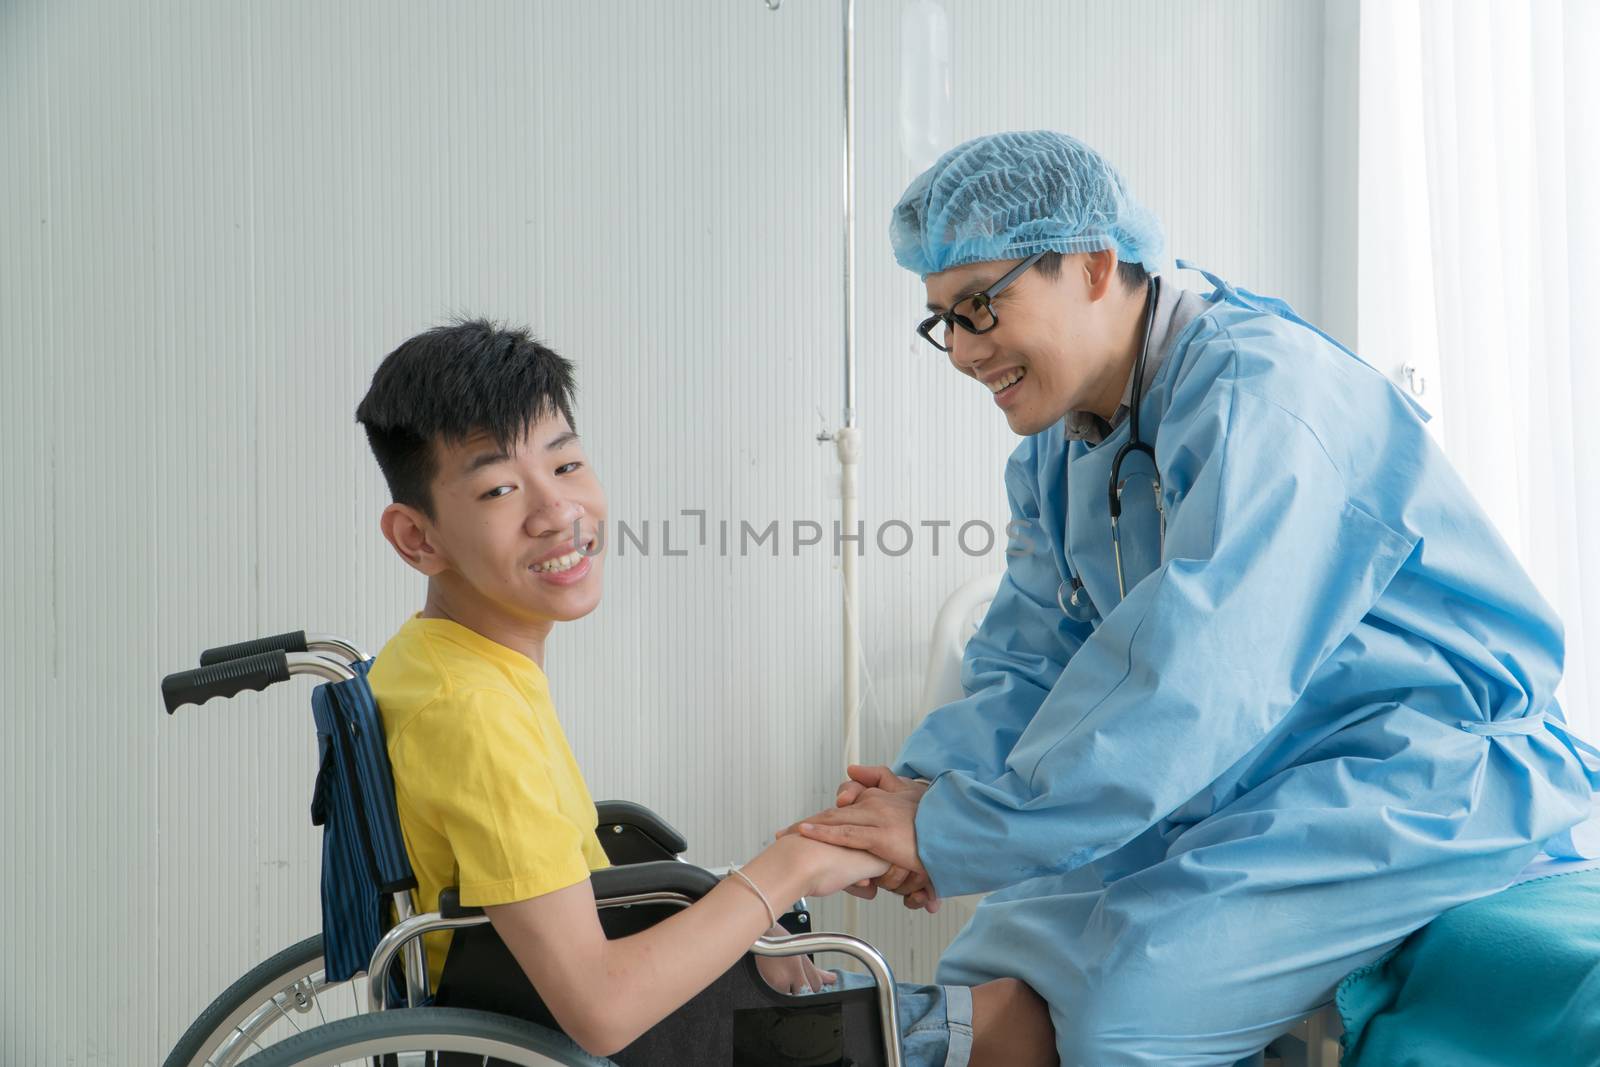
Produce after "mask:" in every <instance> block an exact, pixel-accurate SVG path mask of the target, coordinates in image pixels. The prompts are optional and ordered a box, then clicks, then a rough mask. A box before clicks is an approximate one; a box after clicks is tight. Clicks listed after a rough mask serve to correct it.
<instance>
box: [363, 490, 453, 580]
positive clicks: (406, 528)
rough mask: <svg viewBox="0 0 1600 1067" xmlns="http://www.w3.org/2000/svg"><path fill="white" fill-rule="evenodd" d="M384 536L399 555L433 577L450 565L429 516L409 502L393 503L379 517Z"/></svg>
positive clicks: (414, 568) (415, 568)
mask: <svg viewBox="0 0 1600 1067" xmlns="http://www.w3.org/2000/svg"><path fill="white" fill-rule="evenodd" d="M378 525H380V526H381V527H383V536H384V537H386V538H388V540H389V543H390V544H391V545H393V546H394V550H395V552H396V554H398V555H399V557H400V558H401V559H403V560H405V561H406V564H407V565H408V566H409V567H411V568H412V569H413V570H415V571H418V572H420V573H422V574H425V575H427V576H428V577H429V578H432V577H433V576H434V575H436V574H438V573H440V572H441V571H443V570H444V569H445V568H446V567H448V566H449V561H448V560H446V559H445V558H444V554H443V553H442V552H440V550H439V547H438V546H437V545H436V544H434V541H433V531H432V528H431V526H430V524H429V522H428V519H427V516H425V515H423V514H422V512H420V511H418V510H417V509H416V508H413V507H411V506H410V505H407V504H390V505H389V506H388V507H386V508H384V509H383V516H382V517H381V518H380V519H379V520H378Z"/></svg>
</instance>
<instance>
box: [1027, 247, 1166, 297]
mask: <svg viewBox="0 0 1600 1067" xmlns="http://www.w3.org/2000/svg"><path fill="white" fill-rule="evenodd" d="M1061 259H1062V256H1061V253H1060V252H1046V253H1045V254H1044V255H1042V256H1040V257H1039V262H1038V263H1036V264H1034V266H1036V267H1038V268H1039V273H1040V274H1043V275H1044V276H1045V277H1046V278H1054V277H1056V276H1057V275H1059V274H1060V273H1061ZM1117 277H1118V278H1119V279H1120V280H1121V281H1122V286H1123V288H1125V289H1127V290H1128V291H1129V292H1132V291H1133V290H1135V289H1143V288H1144V286H1145V283H1147V282H1148V281H1149V280H1150V275H1149V274H1147V273H1145V269H1144V264H1143V263H1124V262H1122V261H1121V260H1120V259H1119V260H1117Z"/></svg>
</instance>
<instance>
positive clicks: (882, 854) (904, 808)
mask: <svg viewBox="0 0 1600 1067" xmlns="http://www.w3.org/2000/svg"><path fill="white" fill-rule="evenodd" d="M847 773H848V774H849V775H850V779H849V781H846V782H844V783H842V784H841V785H840V786H839V794H838V797H837V798H836V804H837V806H836V807H832V808H828V809H827V810H825V811H820V812H818V813H817V814H815V815H813V816H811V817H810V818H809V819H804V820H802V821H800V822H797V823H795V824H794V825H792V826H789V827H787V828H786V829H783V830H780V831H778V836H779V837H783V836H785V835H788V834H801V835H803V836H805V837H809V838H811V839H812V840H814V841H822V842H825V843H827V844H830V845H840V846H843V847H845V848H855V849H861V850H863V851H866V852H870V853H872V854H873V855H875V856H877V857H878V858H879V859H881V860H884V861H886V862H887V863H888V864H889V869H888V870H887V871H885V872H884V873H883V875H882V876H880V877H878V878H875V879H872V880H870V881H864V882H857V883H856V884H855V885H853V886H849V887H847V888H846V889H845V892H847V893H850V894H852V895H853V896H858V897H861V898H862V899H864V900H871V899H872V898H873V897H875V896H877V895H878V890H879V889H887V890H889V891H890V892H892V893H898V894H900V896H901V897H902V898H903V901H904V903H905V906H906V907H908V908H926V909H927V911H928V912H929V914H932V913H934V912H936V911H938V910H939V898H938V897H937V896H936V895H935V894H934V891H933V884H932V882H931V881H929V879H928V872H927V871H926V870H924V869H923V866H922V860H921V858H920V857H919V856H918V854H917V805H918V804H920V803H921V802H922V795H923V794H924V793H926V792H927V791H928V783H927V782H922V781H917V780H914V779H911V778H902V777H900V776H899V775H897V774H895V773H894V772H893V771H891V770H890V769H889V768H888V767H862V766H857V765H854V764H852V765H851V766H850V767H849V769H848V771H847Z"/></svg>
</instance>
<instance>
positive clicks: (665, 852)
mask: <svg viewBox="0 0 1600 1067" xmlns="http://www.w3.org/2000/svg"><path fill="white" fill-rule="evenodd" d="M594 807H595V812H596V813H597V814H598V815H599V817H600V822H599V825H598V826H597V828H596V830H595V833H596V834H597V835H598V836H599V838H600V847H602V848H604V849H605V850H606V855H607V856H608V857H610V859H611V862H612V863H617V864H622V863H639V862H644V861H648V860H669V859H672V858H673V857H674V856H681V855H683V852H684V850H685V849H687V848H688V847H689V842H688V841H686V840H684V837H683V835H682V834H680V833H679V832H678V831H677V830H674V829H673V828H672V827H671V826H670V825H668V824H667V821H666V820H665V819H663V818H662V817H661V816H659V815H657V814H656V813H655V812H653V811H651V810H650V809H649V808H647V807H645V806H644V805H643V804H635V803H633V802H632V801H629V800H602V801H600V802H599V803H598V804H596V805H595V806H594Z"/></svg>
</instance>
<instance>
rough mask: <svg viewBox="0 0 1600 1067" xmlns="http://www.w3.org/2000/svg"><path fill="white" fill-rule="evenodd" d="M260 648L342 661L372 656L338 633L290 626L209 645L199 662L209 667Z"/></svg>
mask: <svg viewBox="0 0 1600 1067" xmlns="http://www.w3.org/2000/svg"><path fill="white" fill-rule="evenodd" d="M262 652H288V653H290V654H291V655H293V654H295V653H303V652H323V653H326V654H328V655H330V656H333V657H335V658H337V659H339V660H341V661H343V662H345V663H360V662H361V661H363V660H368V659H371V658H372V657H371V656H369V655H367V654H366V652H364V651H363V650H362V649H361V647H360V646H358V645H357V644H356V643H355V642H353V641H349V640H346V639H345V638H343V637H340V636H339V635H338V634H320V633H312V632H311V631H309V630H291V631H290V632H289V633H283V634H273V635H272V636H271V637H256V638H252V639H251V640H249V641H240V642H238V643H237V644H232V645H222V646H220V647H218V648H208V649H206V650H205V651H204V652H202V653H200V666H202V667H210V666H212V665H213V664H217V663H226V662H228V661H229V660H231V659H243V658H244V657H245V656H255V655H259V654H260V653H262Z"/></svg>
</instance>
